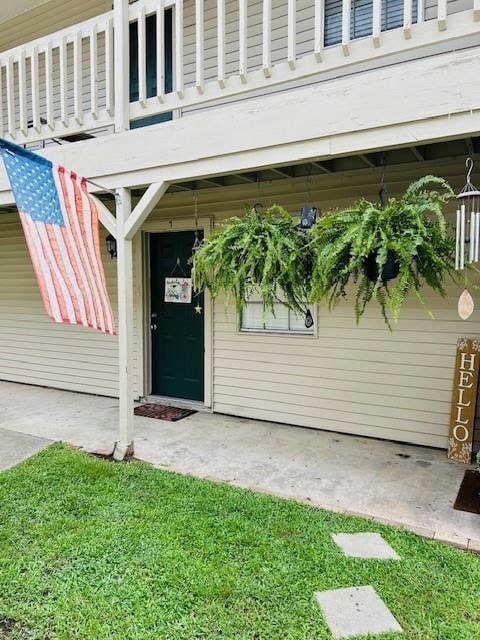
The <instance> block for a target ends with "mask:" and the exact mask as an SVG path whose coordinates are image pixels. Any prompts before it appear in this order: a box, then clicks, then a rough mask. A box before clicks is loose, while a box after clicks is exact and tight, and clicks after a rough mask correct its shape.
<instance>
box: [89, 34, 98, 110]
mask: <svg viewBox="0 0 480 640" xmlns="http://www.w3.org/2000/svg"><path fill="white" fill-rule="evenodd" d="M97 83H98V43H97V25H96V24H94V25H93V26H92V28H91V30H90V113H91V114H92V117H93V118H95V119H96V118H97V117H98V84H97Z"/></svg>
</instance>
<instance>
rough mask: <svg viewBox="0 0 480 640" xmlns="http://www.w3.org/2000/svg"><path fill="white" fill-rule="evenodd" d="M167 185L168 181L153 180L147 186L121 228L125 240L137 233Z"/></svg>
mask: <svg viewBox="0 0 480 640" xmlns="http://www.w3.org/2000/svg"><path fill="white" fill-rule="evenodd" d="M168 186H169V183H168V182H165V181H162V182H154V183H153V184H151V185H150V186H149V187H148V189H147V190H146V191H145V193H144V194H143V196H142V197H141V198H140V200H139V202H138V204H137V206H136V207H135V209H134V210H133V211H132V213H131V214H130V215H129V216H128V219H127V221H126V222H125V226H124V229H123V233H124V236H123V237H124V238H125V240H131V239H132V238H133V236H134V235H135V234H136V233H137V231H138V230H139V229H140V227H141V226H142V224H143V223H144V222H145V220H146V219H147V217H148V216H149V215H150V213H151V212H152V211H153V209H154V207H155V206H156V204H157V203H158V201H159V200H160V198H161V197H162V196H163V194H164V193H165V191H166V190H167V189H168Z"/></svg>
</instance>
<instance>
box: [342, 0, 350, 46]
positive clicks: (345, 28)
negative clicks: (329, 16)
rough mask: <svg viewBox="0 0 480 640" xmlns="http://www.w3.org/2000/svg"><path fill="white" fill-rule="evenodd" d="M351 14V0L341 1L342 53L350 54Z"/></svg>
mask: <svg viewBox="0 0 480 640" xmlns="http://www.w3.org/2000/svg"><path fill="white" fill-rule="evenodd" d="M351 16H352V3H351V0H343V1H342V49H343V55H345V56H348V55H350V22H351Z"/></svg>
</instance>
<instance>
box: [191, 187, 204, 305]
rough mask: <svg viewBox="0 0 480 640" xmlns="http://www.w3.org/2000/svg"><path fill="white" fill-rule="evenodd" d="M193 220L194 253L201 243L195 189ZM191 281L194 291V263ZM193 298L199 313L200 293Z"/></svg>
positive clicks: (195, 287) (195, 286)
mask: <svg viewBox="0 0 480 640" xmlns="http://www.w3.org/2000/svg"><path fill="white" fill-rule="evenodd" d="M193 221H194V225H195V239H194V241H193V246H192V252H193V253H195V251H196V250H197V249H198V248H199V247H200V245H201V244H202V242H201V240H200V235H199V232H198V196H197V192H196V191H194V192H193ZM192 283H193V290H194V291H195V292H196V291H197V285H196V279H195V265H193V267H192ZM195 298H196V300H197V304H196V305H195V313H198V314H199V315H200V314H201V313H202V306H201V305H200V293H195Z"/></svg>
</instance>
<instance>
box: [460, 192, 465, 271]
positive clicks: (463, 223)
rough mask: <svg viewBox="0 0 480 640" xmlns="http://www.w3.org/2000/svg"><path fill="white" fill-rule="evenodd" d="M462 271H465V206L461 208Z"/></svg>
mask: <svg viewBox="0 0 480 640" xmlns="http://www.w3.org/2000/svg"><path fill="white" fill-rule="evenodd" d="M460 269H465V205H464V204H462V205H461V207H460Z"/></svg>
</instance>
